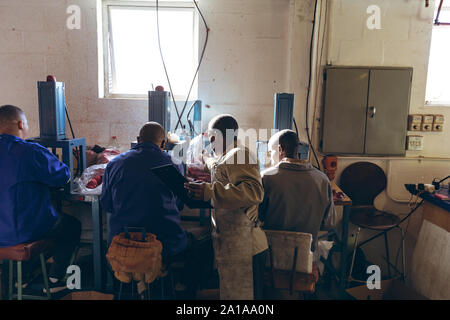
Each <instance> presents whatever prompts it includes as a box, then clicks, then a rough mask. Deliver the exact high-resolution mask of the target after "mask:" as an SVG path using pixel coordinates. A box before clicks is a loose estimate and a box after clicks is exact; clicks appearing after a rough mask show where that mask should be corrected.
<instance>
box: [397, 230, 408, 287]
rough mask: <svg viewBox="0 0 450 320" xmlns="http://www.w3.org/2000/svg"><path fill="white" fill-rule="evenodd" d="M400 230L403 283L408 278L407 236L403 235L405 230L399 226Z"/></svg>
mask: <svg viewBox="0 0 450 320" xmlns="http://www.w3.org/2000/svg"><path fill="white" fill-rule="evenodd" d="M398 228H399V229H400V233H401V236H402V281H403V282H404V281H405V278H406V271H405V270H406V258H405V234H404V233H403V229H402V228H401V227H400V226H398Z"/></svg>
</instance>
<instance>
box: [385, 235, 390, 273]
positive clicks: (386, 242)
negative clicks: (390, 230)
mask: <svg viewBox="0 0 450 320" xmlns="http://www.w3.org/2000/svg"><path fill="white" fill-rule="evenodd" d="M384 246H385V248H386V262H387V267H388V276H389V278H390V277H391V265H390V263H391V260H390V258H389V242H388V236H387V232H385V233H384Z"/></svg>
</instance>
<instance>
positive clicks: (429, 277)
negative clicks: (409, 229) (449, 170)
mask: <svg viewBox="0 0 450 320" xmlns="http://www.w3.org/2000/svg"><path fill="white" fill-rule="evenodd" d="M421 197H422V199H423V200H424V203H423V205H422V207H423V223H422V226H421V229H420V232H419V236H418V238H417V242H416V246H415V248H414V253H413V257H412V267H411V275H410V277H409V278H408V284H409V285H410V286H411V288H413V289H414V290H415V291H417V292H418V293H420V294H422V295H423V296H425V297H427V298H429V299H433V300H435V299H450V286H449V282H448V281H449V279H450V201H449V200H441V199H438V198H436V197H434V195H433V194H430V193H423V194H421Z"/></svg>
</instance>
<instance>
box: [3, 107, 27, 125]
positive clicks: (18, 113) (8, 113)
mask: <svg viewBox="0 0 450 320" xmlns="http://www.w3.org/2000/svg"><path fill="white" fill-rule="evenodd" d="M24 115H25V113H24V112H23V111H22V109H20V108H19V107H16V106H12V105H9V104H7V105H4V106H1V107H0V122H8V121H15V120H19V119H20V118H21V117H23V116H24Z"/></svg>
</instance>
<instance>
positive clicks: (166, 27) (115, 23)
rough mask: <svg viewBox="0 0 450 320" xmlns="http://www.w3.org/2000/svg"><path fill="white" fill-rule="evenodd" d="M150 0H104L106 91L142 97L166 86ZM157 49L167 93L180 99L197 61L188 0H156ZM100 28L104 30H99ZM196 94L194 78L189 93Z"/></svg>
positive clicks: (194, 27)
mask: <svg viewBox="0 0 450 320" xmlns="http://www.w3.org/2000/svg"><path fill="white" fill-rule="evenodd" d="M156 12H157V11H156V5H155V2H154V1H149V2H147V1H141V2H136V1H134V2H128V1H104V6H103V18H104V20H105V21H104V23H103V28H104V30H103V36H104V39H103V43H104V48H103V50H104V53H106V54H105V55H104V57H105V61H104V69H105V73H104V76H105V80H106V81H105V96H106V97H146V96H147V95H148V91H149V90H152V89H154V88H155V87H156V86H158V85H162V86H163V87H164V88H165V89H166V90H167V91H169V84H168V81H167V78H166V75H165V72H164V68H163V63H162V60H161V55H160V51H159V46H158V33H157V14H156ZM158 12H159V30H160V39H161V49H162V52H163V57H164V61H165V64H166V68H167V72H168V75H169V80H170V83H171V85H172V89H173V94H174V96H175V98H176V99H185V98H186V96H187V94H188V91H189V87H190V85H191V83H192V78H193V76H194V73H195V70H196V68H197V64H198V27H197V15H196V11H195V10H194V7H192V2H180V1H159V9H158ZM105 29H106V30H105ZM196 98H197V83H195V84H194V87H193V89H192V92H191V95H190V99H191V100H193V99H196Z"/></svg>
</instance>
